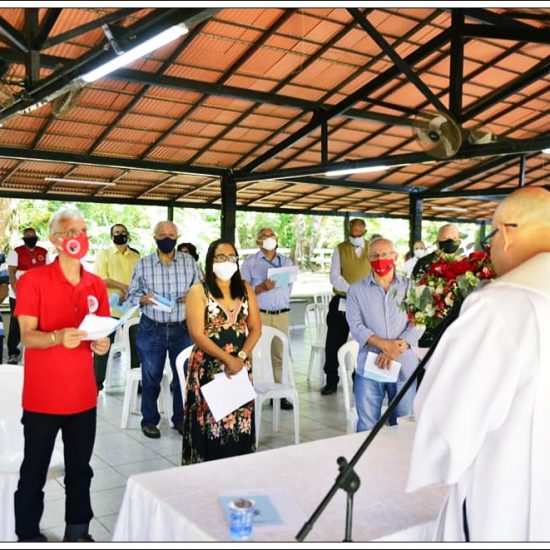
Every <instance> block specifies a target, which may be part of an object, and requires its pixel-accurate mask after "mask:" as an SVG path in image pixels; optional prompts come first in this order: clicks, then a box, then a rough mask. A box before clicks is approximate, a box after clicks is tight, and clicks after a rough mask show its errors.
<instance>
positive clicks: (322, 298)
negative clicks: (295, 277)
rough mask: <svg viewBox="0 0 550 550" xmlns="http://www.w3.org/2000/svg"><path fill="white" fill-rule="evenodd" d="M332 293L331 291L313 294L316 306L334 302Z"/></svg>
mask: <svg viewBox="0 0 550 550" xmlns="http://www.w3.org/2000/svg"><path fill="white" fill-rule="evenodd" d="M332 296H333V294H332V292H331V291H330V290H323V291H322V292H314V293H313V303H314V304H329V303H330V301H331V300H332Z"/></svg>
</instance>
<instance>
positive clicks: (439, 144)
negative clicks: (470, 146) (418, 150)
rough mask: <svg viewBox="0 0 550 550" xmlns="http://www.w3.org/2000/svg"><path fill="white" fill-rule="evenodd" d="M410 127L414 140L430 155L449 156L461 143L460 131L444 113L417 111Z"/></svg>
mask: <svg viewBox="0 0 550 550" xmlns="http://www.w3.org/2000/svg"><path fill="white" fill-rule="evenodd" d="M412 127H413V132H414V136H415V139H416V142H417V143H418V144H419V145H420V147H422V149H424V151H426V153H428V154H429V155H431V156H432V157H435V158H438V159H443V158H450V157H452V156H453V155H454V154H456V152H457V151H458V150H459V149H460V146H461V145H462V131H461V129H460V127H459V126H458V124H457V123H456V122H455V121H454V120H453V119H452V118H451V117H450V116H448V115H447V114H446V113H442V112H435V111H428V112H422V113H419V114H418V115H416V117H415V119H414V122H413V125H412Z"/></svg>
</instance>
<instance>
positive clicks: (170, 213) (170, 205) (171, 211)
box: [166, 202, 174, 222]
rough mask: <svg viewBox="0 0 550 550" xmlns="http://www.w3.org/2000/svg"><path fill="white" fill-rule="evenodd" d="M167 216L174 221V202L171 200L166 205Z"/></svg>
mask: <svg viewBox="0 0 550 550" xmlns="http://www.w3.org/2000/svg"><path fill="white" fill-rule="evenodd" d="M166 216H167V218H166V219H167V220H168V221H170V222H173V221H174V203H173V202H170V203H168V206H167V207H166Z"/></svg>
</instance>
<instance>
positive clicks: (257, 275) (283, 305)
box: [241, 250, 294, 311]
mask: <svg viewBox="0 0 550 550" xmlns="http://www.w3.org/2000/svg"><path fill="white" fill-rule="evenodd" d="M292 265H294V264H293V263H292V260H290V259H289V258H287V257H286V256H283V255H282V254H279V253H276V254H275V256H274V257H273V260H272V261H269V260H268V259H267V258H266V257H265V256H264V254H263V252H262V251H261V250H259V251H258V252H256V254H254V255H253V256H250V257H249V258H247V259H246V260H245V261H244V262H243V265H242V266H241V277H242V278H243V279H244V280H245V281H246V282H248V283H250V284H251V285H252V288H256V287H257V286H258V285H259V284H260V283H263V282H264V281H265V280H266V279H267V278H268V277H267V270H268V269H271V268H273V267H289V266H292ZM291 290H292V283H290V284H288V285H282V286H279V287H275V288H272V289H271V290H266V291H265V292H260V294H258V295H257V300H258V307H259V308H260V309H264V310H266V311H275V310H278V309H287V308H289V307H290V291H291Z"/></svg>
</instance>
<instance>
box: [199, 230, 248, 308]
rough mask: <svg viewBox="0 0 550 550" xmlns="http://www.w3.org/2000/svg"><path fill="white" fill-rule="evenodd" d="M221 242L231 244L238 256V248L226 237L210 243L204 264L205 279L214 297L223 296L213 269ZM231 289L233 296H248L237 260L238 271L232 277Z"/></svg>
mask: <svg viewBox="0 0 550 550" xmlns="http://www.w3.org/2000/svg"><path fill="white" fill-rule="evenodd" d="M220 244H228V245H230V246H231V247H232V248H233V250H234V251H235V255H236V256H237V255H238V254H237V249H236V248H235V245H234V244H233V243H232V242H231V241H228V240H226V239H217V240H216V241H214V242H212V243H210V246H209V247H208V252H207V253H206V260H205V266H204V280H205V282H206V284H207V286H208V288H209V290H210V292H211V293H212V296H214V298H223V294H222V291H221V290H220V288H219V286H218V283H217V282H216V275H214V270H213V269H212V267H213V265H214V256H215V254H216V248H218V246H219V245H220ZM229 290H230V291H231V298H233V299H235V298H244V297H245V296H246V287H245V286H244V282H243V280H242V277H241V271H240V269H239V262H238V261H237V271H235V273H234V274H233V277H231V284H230V286H229Z"/></svg>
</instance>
